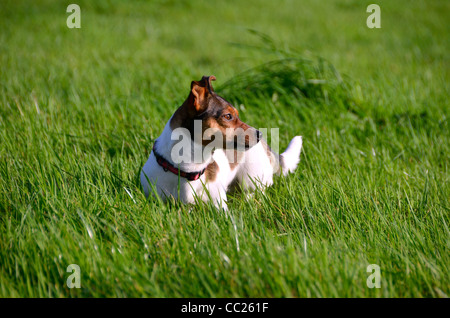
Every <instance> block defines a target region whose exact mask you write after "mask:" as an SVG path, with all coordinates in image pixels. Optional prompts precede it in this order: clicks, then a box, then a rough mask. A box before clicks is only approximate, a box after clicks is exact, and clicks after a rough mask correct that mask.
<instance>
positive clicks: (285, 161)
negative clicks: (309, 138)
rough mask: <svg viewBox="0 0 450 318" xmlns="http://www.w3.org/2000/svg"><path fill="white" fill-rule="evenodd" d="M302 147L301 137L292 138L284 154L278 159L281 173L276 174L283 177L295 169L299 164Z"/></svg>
mask: <svg viewBox="0 0 450 318" xmlns="http://www.w3.org/2000/svg"><path fill="white" fill-rule="evenodd" d="M302 145H303V139H302V136H295V137H294V138H292V140H291V142H290V143H289V145H288V147H287V148H286V150H285V152H283V153H282V154H281V155H280V157H279V159H280V161H279V162H280V168H281V171H278V173H280V172H281V173H283V175H284V176H285V175H287V174H288V173H289V172H293V171H294V170H295V169H296V168H297V165H298V163H299V162H300V151H301V150H302Z"/></svg>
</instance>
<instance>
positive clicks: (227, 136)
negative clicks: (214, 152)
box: [171, 76, 262, 150]
mask: <svg viewBox="0 0 450 318" xmlns="http://www.w3.org/2000/svg"><path fill="white" fill-rule="evenodd" d="M215 79H216V78H215V77H214V76H203V78H202V79H201V80H200V81H193V82H192V83H191V90H190V92H189V96H188V97H187V99H186V101H185V102H184V103H183V105H182V106H181V107H180V108H179V109H178V110H177V111H176V112H175V114H174V116H173V117H172V121H171V128H172V129H175V128H178V127H182V128H186V129H187V130H189V132H190V134H191V138H192V140H194V142H196V141H200V140H201V143H202V145H203V146H206V145H208V144H210V143H211V142H214V144H215V147H220V148H224V149H237V150H245V149H248V148H250V147H253V146H254V145H256V144H257V143H258V142H259V140H260V139H261V138H262V134H261V132H260V131H259V130H257V129H255V128H253V127H251V126H249V125H247V124H246V123H244V122H243V121H242V120H240V119H239V112H238V110H237V109H236V108H234V107H233V106H232V105H231V103H229V102H227V101H226V100H225V99H223V98H222V97H220V96H219V95H217V94H216V93H215V92H214V89H213V87H212V84H211V81H214V80H215ZM200 123H201V130H199V129H195V125H197V127H198V125H199V124H200ZM200 131H201V136H198V134H199V133H200ZM218 139H219V142H218Z"/></svg>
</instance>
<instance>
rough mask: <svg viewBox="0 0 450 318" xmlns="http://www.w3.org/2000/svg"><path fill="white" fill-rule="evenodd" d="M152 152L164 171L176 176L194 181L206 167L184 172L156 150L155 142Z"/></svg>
mask: <svg viewBox="0 0 450 318" xmlns="http://www.w3.org/2000/svg"><path fill="white" fill-rule="evenodd" d="M153 154H154V155H155V157H156V161H157V162H158V164H159V165H160V166H161V167H162V168H163V169H164V171H165V172H167V171H170V172H172V173H173V174H176V175H177V176H178V175H179V176H180V177H183V178H185V179H188V180H189V181H195V180H197V179H199V178H200V177H201V175H202V174H203V173H205V170H206V168H205V169H203V170H202V171H199V172H186V171H183V170H180V169H178V168H177V167H175V166H174V165H173V164H171V163H170V162H169V161H168V160H166V159H165V158H164V157H163V156H161V155H160V154H159V153H158V152H157V151H156V142H155V144H154V145H153Z"/></svg>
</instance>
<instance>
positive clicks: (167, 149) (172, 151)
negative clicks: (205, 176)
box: [155, 116, 213, 172]
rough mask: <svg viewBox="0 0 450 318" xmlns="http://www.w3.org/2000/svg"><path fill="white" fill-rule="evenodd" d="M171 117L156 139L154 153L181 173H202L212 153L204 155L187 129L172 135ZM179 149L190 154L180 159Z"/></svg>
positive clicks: (210, 159)
mask: <svg viewBox="0 0 450 318" xmlns="http://www.w3.org/2000/svg"><path fill="white" fill-rule="evenodd" d="M172 117H173V116H172ZM172 117H171V118H170V119H169V121H168V122H167V124H166V126H165V127H164V130H163V132H162V133H161V135H160V136H159V137H158V139H156V146H155V147H156V151H157V152H158V153H159V154H160V155H161V156H163V157H164V159H166V160H167V161H169V162H170V163H171V164H173V165H174V166H175V167H178V169H180V170H182V171H185V172H197V171H202V170H203V169H205V168H206V167H207V166H208V165H209V164H210V163H211V162H212V160H213V159H212V153H205V154H204V153H203V150H204V147H203V145H199V144H198V143H196V142H194V141H193V140H192V138H191V136H190V133H189V131H188V130H187V129H183V128H180V129H179V130H177V131H176V133H174V130H173V129H172V127H171V125H170V122H171V120H172ZM188 144H189V145H188ZM182 145H185V146H186V147H182ZM180 148H183V151H187V150H189V149H190V150H191V153H190V154H188V153H186V154H185V156H184V157H183V159H181V158H180V156H179V150H180ZM194 155H196V156H197V157H195V156H194ZM194 158H199V159H200V160H194Z"/></svg>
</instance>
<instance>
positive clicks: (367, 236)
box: [0, 1, 450, 297]
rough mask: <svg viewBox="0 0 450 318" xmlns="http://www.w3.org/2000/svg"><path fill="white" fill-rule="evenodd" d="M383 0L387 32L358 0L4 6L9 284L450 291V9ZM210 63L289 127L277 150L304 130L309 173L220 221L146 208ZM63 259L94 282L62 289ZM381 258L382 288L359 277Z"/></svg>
mask: <svg viewBox="0 0 450 318" xmlns="http://www.w3.org/2000/svg"><path fill="white" fill-rule="evenodd" d="M406 4H407V5H406ZM254 5H256V3H254ZM380 5H381V7H382V8H384V9H386V10H385V11H383V12H386V14H384V13H383V28H384V29H383V28H382V29H381V32H378V33H374V32H372V31H371V30H366V29H365V27H364V24H363V22H364V21H365V18H364V14H365V10H364V9H365V8H362V9H361V10H359V9H358V8H354V7H353V6H349V5H348V3H340V2H339V3H338V2H332V5H328V4H322V3H316V2H309V3H308V5H306V6H304V5H301V8H300V7H298V6H300V4H292V3H282V4H278V3H277V4H276V5H275V4H272V2H267V3H262V4H261V3H260V2H258V6H264V8H265V10H263V11H261V12H262V13H258V14H256V13H255V12H254V11H252V10H247V7H246V6H244V5H243V4H242V3H241V2H239V3H238V2H234V3H233V5H232V6H230V5H227V4H218V6H219V8H216V7H213V6H211V5H210V4H209V3H207V2H201V1H200V2H195V3H194V2H193V3H191V2H189V4H178V3H168V4H167V3H163V2H154V3H151V4H147V3H143V2H136V3H132V4H131V3H125V2H120V1H117V2H108V3H105V4H91V3H89V2H83V1H82V2H81V3H80V6H81V8H82V19H83V20H82V21H83V22H82V29H80V30H79V31H80V32H73V31H74V30H68V29H66V27H65V25H64V23H65V18H66V17H65V16H64V14H65V7H64V6H63V5H60V4H56V3H54V2H51V1H42V2H40V3H39V4H31V5H30V4H28V3H26V2H18V3H17V2H7V3H6V4H5V8H6V9H5V10H0V12H1V13H0V14H1V15H0V16H1V17H2V19H0V27H1V29H2V34H1V35H0V74H2V76H1V77H0V140H1V144H0V295H1V296H3V297H49V296H50V297H83V296H91V297H92V296H93V297H106V296H108V297H111V296H119V297H121V296H126V297H142V296H149V297H189V296H193V297H229V296H238V297H246V296H253V297H264V296H265V297H292V296H294V297H296V296H300V297H446V296H448V295H449V292H450V290H449V284H448V282H449V273H448V264H449V253H448V251H449V229H448V225H449V207H448V198H449V188H448V178H449V174H448V159H449V157H448V153H449V144H448V140H449V131H448V121H447V116H448V115H447V113H448V106H449V105H448V101H447V96H448V85H447V83H448V79H449V78H448V75H449V73H448V65H447V66H446V64H445V61H446V57H445V52H446V51H448V43H446V42H442V41H440V40H433V38H435V39H440V38H443V37H444V36H445V34H446V33H445V32H446V30H445V27H444V26H445V24H443V23H442V21H445V19H444V17H445V8H446V7H448V4H446V2H436V3H433V4H432V5H430V6H429V7H428V10H424V7H423V6H424V5H425V4H424V2H414V3H410V2H408V3H406V2H401V3H399V4H397V3H396V4H393V3H391V2H383V3H381V4H380ZM292 6H294V8H292ZM250 7H251V5H250ZM235 8H238V9H239V10H238V11H236V9H235ZM300 9H302V10H303V11H302V12H306V13H308V12H309V11H308V10H312V11H311V12H309V14H306V13H305V14H302V15H300V16H299V15H293V12H300V11H299V10H300ZM384 9H383V10H384ZM29 10H31V11H32V12H34V13H35V14H34V15H31V16H30V15H28V13H29V12H30V11H29ZM360 11H361V12H362V13H361V12H360ZM61 12H62V17H61ZM199 12H200V13H201V16H202V17H204V19H206V20H205V21H203V20H197V19H195V20H193V19H191V16H192V14H194V13H196V14H197V15H196V16H198V14H200V13H199ZM264 12H265V13H264ZM267 12H270V14H268V13H267ZM314 12H316V13H314ZM317 12H321V14H318V13H317ZM387 12H394V13H396V12H397V13H398V12H402V13H404V15H401V16H402V17H403V18H402V19H406V20H407V22H411V24H409V27H406V25H404V24H403V23H401V24H399V23H397V24H396V23H395V20H396V19H399V18H398V16H396V18H394V17H391V16H390V14H387ZM420 12H425V13H426V14H425V15H417V14H418V13H420ZM327 17H328V19H331V20H327ZM362 17H363V18H364V19H362ZM411 17H414V21H412V20H411V19H412V18H411ZM361 19H362V21H363V22H360V20H361ZM174 20H176V21H177V23H176V24H175V23H173V21H174ZM217 21H222V23H220V24H219V23H217ZM236 21H246V22H245V23H243V24H244V25H245V26H246V28H247V26H248V25H251V23H250V22H251V21H255V23H256V29H258V30H262V31H261V32H259V31H258V32H253V33H251V34H243V33H242V28H241V27H236V26H235V25H236V24H237V22H236ZM327 21H332V22H333V23H335V24H334V25H335V28H336V30H339V32H336V30H331V29H330V28H329V26H328V24H327V23H328V22H327ZM339 21H340V22H339ZM342 21H345V23H344V22H342ZM13 22H14V23H13ZM412 22H414V23H416V24H414V23H412ZM359 23H362V27H359V25H360V24H359ZM37 26H41V27H40V28H38V27H37ZM200 26H202V27H200ZM206 26H207V28H206ZM307 26H314V27H311V28H307ZM188 27H190V28H188ZM252 27H254V26H252ZM424 28H425V29H427V30H428V31H429V33H430V36H432V37H428V35H427V34H428V33H426V32H425V31H423V30H425V29H424ZM299 29H300V30H302V32H293V31H291V30H299ZM186 30H191V32H186ZM384 30H386V31H385V32H383V31H384ZM263 31H264V32H263ZM266 31H267V32H266ZM273 32H275V33H276V35H277V36H278V37H275V36H274V34H273ZM423 32H425V33H423ZM255 34H257V35H258V36H259V38H260V39H261V38H262V40H263V42H264V45H261V41H260V40H259V39H257V40H254V35H255ZM265 34H268V35H265ZM318 35H321V37H320V39H319V37H318ZM299 37H300V38H301V39H302V40H303V41H299ZM274 39H276V40H274ZM119 40H120V41H119ZM252 41H253V42H252ZM436 41H437V42H436ZM229 42H232V43H241V45H239V46H237V45H231V46H230V45H229V44H228V43H229ZM299 42H300V43H302V45H300V47H299ZM242 43H244V44H242ZM248 43H251V45H252V46H255V47H257V48H258V49H256V50H255V49H251V48H250V47H248V45H247V44H248ZM303 43H306V44H303ZM345 43H352V49H348V48H346V46H345ZM306 46H307V47H306ZM308 51H309V52H308ZM311 51H312V52H314V53H311ZM374 52H375V53H376V54H377V55H376V56H377V59H374V58H373V56H374V55H373V54H374ZM410 52H412V53H411V54H412V55H411V54H410ZM353 54H358V58H357V59H355V58H354V56H353ZM317 56H323V57H324V58H318V57H317ZM235 57H236V59H235ZM243 57H246V58H243ZM243 70H247V71H243ZM338 70H339V71H338ZM210 74H214V75H216V77H217V78H218V80H217V85H216V87H217V88H216V91H217V93H218V94H219V95H221V96H223V97H224V98H226V99H228V100H230V101H231V102H233V104H234V105H235V106H236V107H237V108H238V109H239V112H240V115H241V117H242V118H243V119H244V120H245V121H246V122H248V123H249V124H251V125H252V126H255V127H267V128H272V127H277V128H280V144H281V145H280V149H283V148H284V147H285V146H286V145H287V144H288V142H289V140H290V138H292V137H293V136H294V135H297V134H300V135H303V136H304V150H303V152H302V156H301V159H302V161H301V162H300V165H299V168H298V169H297V171H296V172H295V173H294V174H293V175H290V176H289V177H287V178H278V179H276V182H275V184H274V185H273V186H272V187H271V188H270V189H269V190H268V191H267V192H266V193H265V194H262V193H260V192H257V193H256V194H255V196H254V197H253V198H251V199H247V198H245V197H243V196H242V195H240V194H239V193H235V194H231V195H230V200H229V201H230V202H229V208H230V212H229V213H228V214H226V215H225V214H223V213H218V212H217V210H216V209H215V208H214V207H213V206H211V205H210V204H205V205H198V206H195V207H191V206H185V205H182V204H179V203H176V202H175V203H170V204H164V203H162V202H161V201H159V200H158V199H155V198H151V199H149V200H146V198H145V197H144V195H143V193H142V190H141V188H140V184H139V181H138V175H139V172H140V169H141V167H142V166H143V164H144V162H145V161H146V159H147V157H148V154H149V151H150V149H151V147H152V144H153V141H154V140H155V139H156V138H157V137H158V135H159V134H160V132H161V131H162V128H163V127H164V124H165V123H166V121H167V120H168V118H169V117H170V115H171V114H172V113H173V111H174V110H175V109H176V107H177V105H179V104H180V103H181V102H182V101H183V99H184V98H185V97H186V95H187V90H188V89H189V83H190V81H191V80H193V79H199V78H200V77H201V76H202V75H210ZM345 74H348V75H345ZM225 79H228V80H225ZM70 264H78V265H79V266H80V269H81V289H69V288H68V287H67V285H66V279H67V277H68V276H69V274H70V273H67V272H66V269H67V266H68V265H70ZM369 264H378V265H379V266H380V268H381V288H380V289H376V288H374V289H370V288H368V286H367V285H366V280H367V277H368V276H369V275H370V273H367V266H368V265H369Z"/></svg>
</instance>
